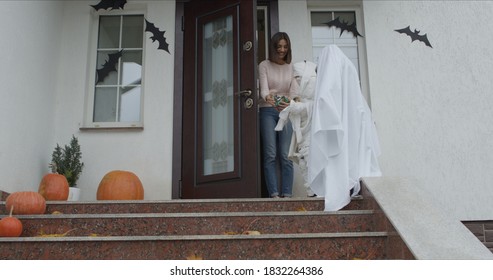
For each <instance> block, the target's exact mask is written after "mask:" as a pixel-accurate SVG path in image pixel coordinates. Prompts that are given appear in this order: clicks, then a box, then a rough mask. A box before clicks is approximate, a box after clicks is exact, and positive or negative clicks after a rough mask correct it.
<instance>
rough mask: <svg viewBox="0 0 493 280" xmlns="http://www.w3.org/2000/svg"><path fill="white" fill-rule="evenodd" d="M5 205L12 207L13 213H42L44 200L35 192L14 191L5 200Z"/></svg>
mask: <svg viewBox="0 0 493 280" xmlns="http://www.w3.org/2000/svg"><path fill="white" fill-rule="evenodd" d="M5 207H6V208H7V209H12V207H14V211H13V213H14V214H19V215H33V214H44V213H45V211H46V200H45V198H44V197H43V196H42V195H40V194H39V193H37V192H14V193H11V194H10V195H9V196H8V197H7V199H6V200H5Z"/></svg>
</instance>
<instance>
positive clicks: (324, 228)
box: [20, 214, 385, 237]
mask: <svg viewBox="0 0 493 280" xmlns="http://www.w3.org/2000/svg"><path fill="white" fill-rule="evenodd" d="M56 216H65V215H56ZM72 216H73V215H72ZM31 217H32V216H31ZM20 220H21V221H22V223H23V227H24V230H23V233H22V236H25V237H27V236H38V235H40V234H45V235H49V234H63V233H67V232H68V233H67V236H89V235H101V236H142V235H149V236H159V235H215V234H218V235H224V234H241V233H243V232H245V231H258V232H260V233H261V234H281V233H284V234H285V233H314V232H361V231H362V232H369V231H383V230H385V229H384V228H383V225H379V223H377V222H376V221H377V219H376V218H375V216H374V215H371V214H335V215H329V214H326V215H308V214H307V215H299V214H298V215H294V216H293V215H281V216H279V215H277V216H276V215H274V216H255V215H250V216H207V217H140V218H135V217H134V218H128V217H127V218H125V217H120V218H118V217H113V218H110V217H106V218H101V217H94V218H76V217H73V218H63V217H52V216H50V217H45V218H43V216H39V217H34V218H29V219H27V218H23V217H20Z"/></svg>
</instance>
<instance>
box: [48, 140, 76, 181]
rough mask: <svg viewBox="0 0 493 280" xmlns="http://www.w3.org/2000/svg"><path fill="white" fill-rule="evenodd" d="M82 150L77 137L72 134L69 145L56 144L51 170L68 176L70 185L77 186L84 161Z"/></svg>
mask: <svg viewBox="0 0 493 280" xmlns="http://www.w3.org/2000/svg"><path fill="white" fill-rule="evenodd" d="M81 158H82V152H81V151H80V145H79V141H78V139H77V137H75V136H73V135H72V139H71V140H70V144H69V145H65V146H64V147H63V148H62V147H60V145H58V143H57V144H56V147H55V150H54V151H53V154H52V155H51V163H50V168H51V172H53V173H58V174H62V175H63V176H65V178H67V181H68V184H69V186H70V187H76V185H77V180H79V176H80V173H81V172H82V168H84V163H83V162H82V161H81Z"/></svg>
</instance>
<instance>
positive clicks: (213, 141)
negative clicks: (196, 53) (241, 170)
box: [201, 16, 235, 175]
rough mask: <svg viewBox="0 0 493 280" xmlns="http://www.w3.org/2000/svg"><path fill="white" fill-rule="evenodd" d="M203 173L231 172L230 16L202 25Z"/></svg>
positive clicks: (231, 70)
mask: <svg viewBox="0 0 493 280" xmlns="http://www.w3.org/2000/svg"><path fill="white" fill-rule="evenodd" d="M203 33H204V34H203V37H202V38H203V40H204V41H203V56H202V57H203V68H202V77H203V79H202V81H203V82H202V90H203V92H202V93H201V94H202V100H203V103H202V112H203V116H202V125H203V134H202V135H203V139H202V141H203V153H204V154H203V167H204V170H203V173H204V175H214V174H220V173H226V172H232V171H234V161H235V158H234V123H233V121H234V115H233V113H234V111H233V109H234V108H233V104H234V103H233V102H234V100H233V95H234V94H233V85H234V83H233V82H234V81H233V74H234V73H233V59H234V57H233V17H232V16H226V17H223V18H219V19H216V20H214V21H211V22H208V23H206V24H205V25H204V26H203Z"/></svg>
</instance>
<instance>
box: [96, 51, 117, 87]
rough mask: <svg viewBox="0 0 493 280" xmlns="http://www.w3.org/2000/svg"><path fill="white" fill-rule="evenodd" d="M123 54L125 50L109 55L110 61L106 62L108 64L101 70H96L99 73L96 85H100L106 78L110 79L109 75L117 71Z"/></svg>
mask: <svg viewBox="0 0 493 280" xmlns="http://www.w3.org/2000/svg"><path fill="white" fill-rule="evenodd" d="M122 54H123V50H121V51H119V52H116V53H110V54H108V60H106V62H105V63H104V64H103V66H102V68H101V69H97V70H96V73H97V79H96V84H98V83H99V82H102V81H104V79H105V78H106V77H108V75H109V74H110V73H111V72H113V71H116V66H117V64H118V59H120V57H121V56H122Z"/></svg>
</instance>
